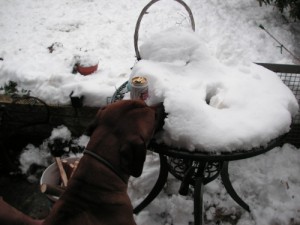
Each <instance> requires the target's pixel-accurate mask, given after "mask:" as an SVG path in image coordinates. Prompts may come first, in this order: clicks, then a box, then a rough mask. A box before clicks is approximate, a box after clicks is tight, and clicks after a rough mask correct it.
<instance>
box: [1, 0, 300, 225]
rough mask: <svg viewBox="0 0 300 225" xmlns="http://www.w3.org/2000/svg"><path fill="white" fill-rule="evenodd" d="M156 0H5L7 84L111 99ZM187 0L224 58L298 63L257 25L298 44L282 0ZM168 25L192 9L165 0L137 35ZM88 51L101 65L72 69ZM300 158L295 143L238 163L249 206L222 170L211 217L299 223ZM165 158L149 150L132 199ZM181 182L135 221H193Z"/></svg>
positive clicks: (180, 25)
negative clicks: (236, 197)
mask: <svg viewBox="0 0 300 225" xmlns="http://www.w3.org/2000/svg"><path fill="white" fill-rule="evenodd" d="M148 2H149V1H148V0H132V1H126V0H119V1H108V0H100V1H96V0H72V1H71V0H52V1H46V0H39V1H36V0H26V1H21V0H10V1H4V0H2V1H0V43H1V47H0V58H1V60H0V87H1V86H2V87H3V86H4V85H5V83H7V82H8V81H9V80H11V81H15V82H17V84H18V87H19V88H20V90H21V89H25V90H30V91H31V95H32V96H36V97H39V98H41V99H43V100H45V101H46V102H48V103H49V104H69V103H70V99H69V95H70V93H71V92H72V91H74V94H75V95H84V96H85V102H84V104H85V105H93V106H95V105H96V106H102V105H105V104H106V103H107V97H110V96H112V94H113V93H114V91H115V88H116V87H118V86H120V85H121V84H122V83H124V82H125V81H127V80H128V79H129V77H130V75H131V68H132V67H134V66H135V65H136V59H135V52H134V47H133V33H134V27H135V23H136V21H137V18H138V16H139V13H140V11H141V10H142V8H143V7H144V6H145V5H146V4H147V3H148ZM186 3H187V4H188V5H189V7H190V8H191V10H192V12H193V15H194V17H195V23H196V34H197V35H198V36H199V40H201V41H202V42H203V44H205V45H206V46H207V48H208V49H209V52H210V54H211V55H212V57H213V58H214V59H215V60H217V61H218V62H219V63H220V64H222V65H224V66H226V67H235V66H236V65H239V64H240V63H241V62H243V64H244V65H247V64H248V63H251V62H267V63H287V64H299V62H297V60H295V59H294V58H293V57H292V56H291V55H290V54H288V53H287V52H286V51H284V50H283V51H282V53H281V51H280V48H278V43H276V42H275V41H274V40H273V39H272V38H271V37H270V36H269V35H267V34H266V32H264V31H263V30H262V29H260V28H259V25H260V24H262V25H263V26H264V27H265V28H266V29H267V30H268V31H270V32H271V33H272V34H273V35H274V36H275V37H276V38H277V39H278V40H280V41H281V42H282V43H283V44H284V45H285V47H287V48H288V49H289V50H290V51H292V52H295V53H299V52H300V51H299V45H298V41H299V32H295V31H297V30H298V31H299V30H300V29H299V27H300V25H299V24H297V23H287V22H286V21H285V20H284V19H283V18H282V17H281V16H279V15H278V13H277V12H276V10H275V9H274V8H272V7H259V4H258V2H257V1H256V0H248V1H240V0H231V1H223V0H203V1H198V0H187V1H186ZM170 27H173V28H174V27H175V28H176V29H188V28H189V27H190V23H189V17H188V15H187V14H186V12H185V10H184V9H183V7H182V6H181V5H179V4H178V3H176V2H175V1H172V0H162V1H159V2H158V3H156V4H154V5H153V6H152V7H151V8H150V10H149V13H148V14H146V15H145V16H144V18H143V20H142V24H141V27H140V32H139V44H143V43H145V41H146V40H147V39H149V37H151V36H152V35H154V34H156V33H157V32H160V31H163V30H165V29H167V28H170ZM84 56H93V60H96V61H99V68H98V71H97V72H96V73H94V74H92V75H89V76H82V75H80V74H78V73H77V74H73V73H72V70H73V67H74V64H75V63H76V60H77V59H78V58H80V57H84ZM179 65H180V62H179ZM158 76H159V75H158ZM254 91H255V90H253V92H254ZM285 97H286V96H285ZM290 111H291V112H292V111H293V110H291V109H290ZM278 121H280V119H278ZM28 148H32V149H36V151H37V150H38V149H40V150H42V149H43V148H42V147H41V146H31V147H28ZM33 151H34V150H33ZM41 156H42V157H45V155H41ZM299 162H300V155H299V149H296V148H295V147H293V146H291V145H288V144H287V145H285V146H284V147H283V148H276V149H273V150H272V151H270V152H269V153H267V154H266V155H263V156H259V157H255V158H251V159H247V160H242V161H236V162H232V163H230V168H229V170H230V175H231V179H232V183H233V186H234V187H235V189H236V191H237V192H238V193H239V194H240V195H241V196H242V198H243V199H244V200H245V201H246V202H247V203H248V204H249V205H250V207H251V213H247V212H246V211H244V210H243V209H241V208H240V206H238V205H236V203H235V202H234V201H233V200H232V199H231V198H230V197H229V196H228V194H227V193H226V191H225V190H224V188H223V186H222V184H221V182H220V181H219V180H218V179H217V180H215V181H213V182H212V183H210V184H208V185H206V186H205V194H204V200H205V202H204V204H205V212H206V219H207V221H208V222H207V223H208V224H216V223H217V222H216V221H218V220H223V221H225V222H223V223H222V224H239V225H248V224H251V225H252V224H256V225H269V224H270V225H271V224H282V225H284V224H299V223H300V197H299V193H300V185H299V184H300V178H299V173H300V163H299ZM24 163H25V164H26V163H30V161H25V162H24ZM41 163H44V162H42V161H41ZM158 163H159V162H158V158H157V156H155V155H153V154H150V155H149V156H148V158H147V163H146V165H145V168H144V173H143V175H142V177H141V178H139V179H132V180H131V182H130V186H129V194H130V196H131V198H132V201H133V204H136V203H137V202H139V201H140V200H141V198H143V196H144V195H145V194H146V193H148V191H149V190H150V189H151V187H152V185H153V184H154V182H155V179H156V175H157V172H158V168H159V164H158ZM24 168H26V167H24ZM178 187H179V182H178V181H176V180H175V179H174V178H172V177H170V178H169V181H168V185H167V186H166V188H165V189H164V191H163V192H162V193H161V194H160V195H159V197H158V198H157V199H156V200H155V201H154V202H153V203H152V204H151V205H150V206H149V207H148V208H146V209H145V210H144V211H143V212H141V213H140V214H139V215H138V216H136V221H137V223H138V224H141V225H142V224H174V225H175V224H189V221H192V220H193V217H192V211H193V202H192V199H191V197H182V196H180V195H178V192H177V191H178ZM226 221H228V222H226Z"/></svg>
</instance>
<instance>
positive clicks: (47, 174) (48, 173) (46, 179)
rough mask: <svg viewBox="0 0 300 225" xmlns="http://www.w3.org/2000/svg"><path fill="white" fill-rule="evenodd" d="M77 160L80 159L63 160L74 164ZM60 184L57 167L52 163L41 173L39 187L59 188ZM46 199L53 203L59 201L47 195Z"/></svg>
mask: <svg viewBox="0 0 300 225" xmlns="http://www.w3.org/2000/svg"><path fill="white" fill-rule="evenodd" d="M78 159H80V157H70V158H64V160H67V162H68V163H74V162H75V161H76V160H78ZM60 182H61V179H60V175H59V170H58V167H57V165H56V163H52V164H51V165H50V166H48V167H47V168H46V169H45V171H44V172H43V174H42V176H41V179H40V185H42V184H49V185H53V186H59V185H60ZM47 197H48V198H49V199H50V200H52V201H54V202H55V201H57V200H58V199H59V198H58V197H56V196H53V195H47Z"/></svg>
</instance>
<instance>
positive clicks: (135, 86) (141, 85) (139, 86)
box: [130, 77, 148, 101]
mask: <svg viewBox="0 0 300 225" xmlns="http://www.w3.org/2000/svg"><path fill="white" fill-rule="evenodd" d="M130 86H131V91H130V98H131V99H141V100H144V101H145V100H146V99H147V98H148V81H147V78H146V77H133V78H132V79H131V81H130Z"/></svg>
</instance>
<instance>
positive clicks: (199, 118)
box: [131, 30, 298, 151]
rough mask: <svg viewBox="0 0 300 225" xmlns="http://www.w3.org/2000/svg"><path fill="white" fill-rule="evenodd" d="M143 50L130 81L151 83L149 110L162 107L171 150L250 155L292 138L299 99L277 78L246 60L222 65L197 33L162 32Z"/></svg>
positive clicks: (166, 138) (164, 138)
mask: <svg viewBox="0 0 300 225" xmlns="http://www.w3.org/2000/svg"><path fill="white" fill-rule="evenodd" d="M140 49H141V56H142V59H143V60H141V61H139V62H138V63H137V64H136V65H135V66H134V68H133V71H132V74H131V78H132V77H134V76H145V77H146V78H147V79H148V81H149V95H150V97H149V99H148V104H150V105H151V104H156V103H158V102H163V103H164V105H165V109H166V112H167V113H168V117H167V119H166V120H165V126H164V130H165V132H164V134H163V137H162V139H163V141H164V142H165V143H167V144H168V145H173V146H176V147H183V148H186V149H189V150H194V149H197V150H202V151H232V150H236V149H251V148H253V147H258V146H262V145H265V144H267V143H268V142H269V141H270V140H272V139H274V138H276V137H278V136H279V135H282V134H284V133H286V132H288V131H289V127H290V124H291V118H292V116H294V115H296V113H297V112H298V103H297V100H296V98H295V96H294V95H293V93H292V92H291V90H290V89H289V88H288V87H287V86H285V85H284V84H283V82H282V81H281V80H280V79H279V78H278V76H277V75H276V74H275V73H273V72H271V71H269V70H267V69H265V68H263V67H261V66H258V65H256V64H253V63H252V62H248V61H247V60H243V61H242V60H241V61H237V62H236V65H235V66H233V65H231V66H230V67H229V66H227V65H225V64H223V63H221V62H220V61H219V60H218V59H217V58H215V57H214V56H213V55H212V54H211V53H210V52H209V50H208V48H207V47H206V46H205V44H204V43H203V40H201V38H200V37H199V36H198V35H197V34H195V33H194V32H188V31H178V30H175V31H174V30H168V31H165V32H160V33H159V34H156V35H155V36H153V37H151V38H150V39H149V41H148V42H145V43H144V44H143V45H142V46H141V47H140ZM278 118H280V120H278ZM229 131H230V132H229Z"/></svg>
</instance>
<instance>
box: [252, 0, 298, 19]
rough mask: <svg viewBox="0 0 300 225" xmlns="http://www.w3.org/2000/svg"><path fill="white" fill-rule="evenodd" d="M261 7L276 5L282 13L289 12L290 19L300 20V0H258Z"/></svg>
mask: <svg viewBox="0 0 300 225" xmlns="http://www.w3.org/2000/svg"><path fill="white" fill-rule="evenodd" d="M258 1H259V3H260V5H262V3H264V4H266V5H275V6H276V7H277V8H278V9H279V11H280V13H283V12H284V11H285V10H288V12H289V16H290V18H292V19H294V20H295V21H296V20H300V0H258Z"/></svg>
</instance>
